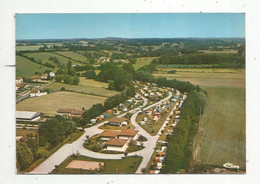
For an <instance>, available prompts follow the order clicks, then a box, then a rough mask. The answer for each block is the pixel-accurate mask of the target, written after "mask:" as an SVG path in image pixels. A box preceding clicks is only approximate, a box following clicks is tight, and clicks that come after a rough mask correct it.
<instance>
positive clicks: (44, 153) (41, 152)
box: [36, 149, 50, 158]
mask: <svg viewBox="0 0 260 184" xmlns="http://www.w3.org/2000/svg"><path fill="white" fill-rule="evenodd" d="M36 155H37V156H36V157H37V158H47V157H49V156H50V152H49V151H47V150H44V149H39V150H38V151H37V153H36Z"/></svg>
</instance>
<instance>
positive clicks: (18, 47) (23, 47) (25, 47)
mask: <svg viewBox="0 0 260 184" xmlns="http://www.w3.org/2000/svg"><path fill="white" fill-rule="evenodd" d="M40 47H43V45H25V46H16V48H15V50H17V51H24V50H39V48H40Z"/></svg>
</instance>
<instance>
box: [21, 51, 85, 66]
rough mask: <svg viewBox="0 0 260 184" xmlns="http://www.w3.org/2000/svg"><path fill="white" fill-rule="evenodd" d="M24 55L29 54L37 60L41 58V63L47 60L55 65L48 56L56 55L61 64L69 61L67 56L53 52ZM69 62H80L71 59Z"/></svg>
mask: <svg viewBox="0 0 260 184" xmlns="http://www.w3.org/2000/svg"><path fill="white" fill-rule="evenodd" d="M24 55H26V56H29V57H34V58H35V60H37V61H39V60H41V61H42V63H46V62H49V63H51V64H54V65H56V64H55V63H54V62H53V61H51V60H49V58H50V57H56V58H57V59H58V60H59V61H60V62H61V64H64V65H65V66H66V64H67V63H68V61H69V59H68V58H65V57H62V56H59V55H57V54H55V53H51V52H38V53H26V54H24ZM71 63H72V64H80V63H78V62H75V61H71Z"/></svg>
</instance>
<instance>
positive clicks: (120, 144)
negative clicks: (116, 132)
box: [105, 138, 129, 152]
mask: <svg viewBox="0 0 260 184" xmlns="http://www.w3.org/2000/svg"><path fill="white" fill-rule="evenodd" d="M128 142H129V140H128V139H115V138H112V139H109V140H108V141H107V142H106V144H105V145H106V150H109V151H119V152H125V151H126V149H127V148H128Z"/></svg>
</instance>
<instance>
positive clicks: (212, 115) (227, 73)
mask: <svg viewBox="0 0 260 184" xmlns="http://www.w3.org/2000/svg"><path fill="white" fill-rule="evenodd" d="M164 70H166V71H167V70H170V69H163V70H162V71H160V72H161V73H157V74H154V75H155V76H164V77H167V78H168V79H178V80H183V81H190V82H191V83H193V84H199V85H200V86H201V87H202V88H203V89H206V90H207V92H208V97H207V98H208V100H207V106H206V107H205V112H204V114H203V115H202V119H201V122H200V129H199V132H198V134H197V137H196V139H195V143H196V144H195V147H194V159H195V161H196V162H200V163H204V164H216V165H223V164H224V163H226V162H233V163H234V164H239V165H240V166H241V167H242V168H245V155H246V151H245V146H246V145H245V144H246V140H245V70H244V69H176V70H177V73H176V74H166V73H165V71H164Z"/></svg>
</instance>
